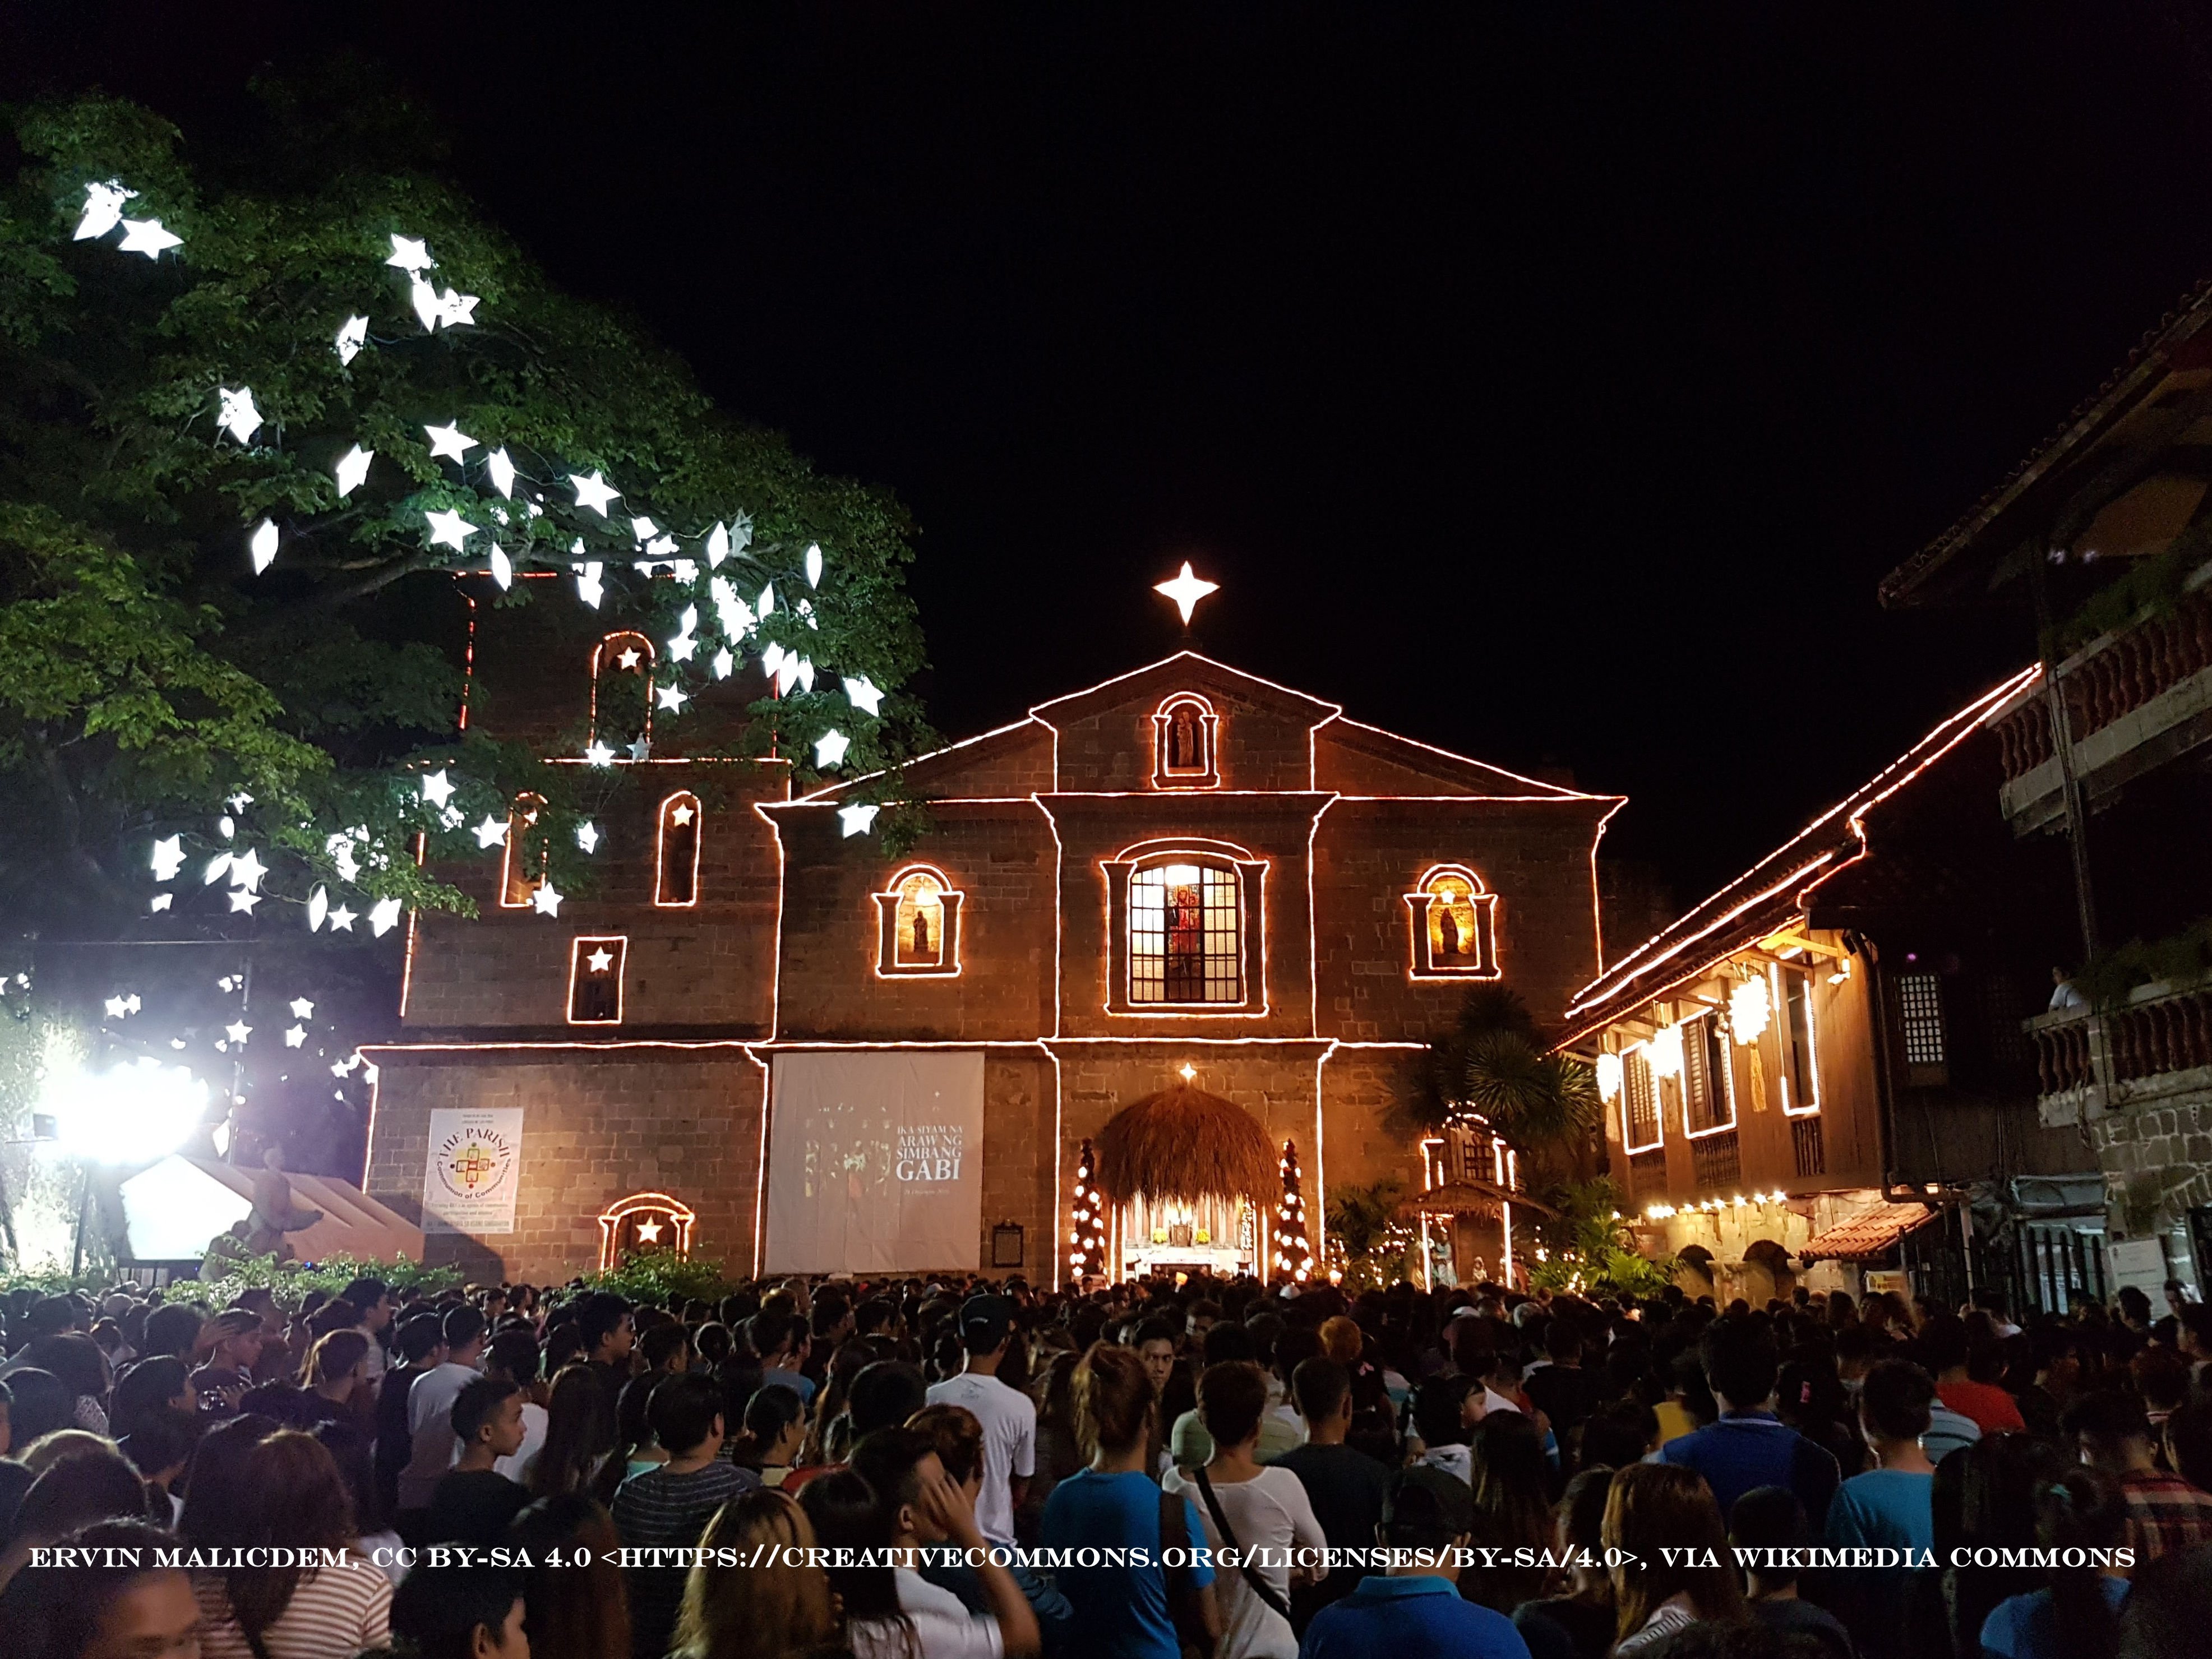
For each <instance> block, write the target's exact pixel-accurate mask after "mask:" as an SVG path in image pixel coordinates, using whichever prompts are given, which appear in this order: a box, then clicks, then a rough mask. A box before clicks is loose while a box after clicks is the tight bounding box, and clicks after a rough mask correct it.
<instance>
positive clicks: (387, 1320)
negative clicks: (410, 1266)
mask: <svg viewBox="0 0 2212 1659" xmlns="http://www.w3.org/2000/svg"><path fill="white" fill-rule="evenodd" d="M339 1299H340V1300H341V1301H343V1302H344V1303H345V1304H347V1305H348V1306H349V1307H350V1308H352V1309H353V1310H354V1312H355V1313H356V1315H358V1316H360V1319H361V1323H360V1324H358V1325H356V1326H355V1327H354V1328H355V1329H356V1330H357V1331H359V1332H360V1333H361V1334H362V1335H363V1336H365V1337H367V1338H368V1373H367V1375H368V1386H369V1389H370V1390H371V1391H372V1392H374V1390H375V1389H378V1388H379V1387H380V1386H381V1385H382V1384H383V1382H384V1372H385V1352H384V1334H385V1332H386V1330H387V1329H388V1328H390V1326H391V1324H392V1312H393V1309H392V1288H391V1286H389V1285H386V1283H385V1282H384V1281H383V1280H382V1279H355V1280H354V1281H353V1283H352V1284H350V1285H347V1286H346V1287H345V1289H344V1290H343V1291H341V1292H340V1293H339Z"/></svg>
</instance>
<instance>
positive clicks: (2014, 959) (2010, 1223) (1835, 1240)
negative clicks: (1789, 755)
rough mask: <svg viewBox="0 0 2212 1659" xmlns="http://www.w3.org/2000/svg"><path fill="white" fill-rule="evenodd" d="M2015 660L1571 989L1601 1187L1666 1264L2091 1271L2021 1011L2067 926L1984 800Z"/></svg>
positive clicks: (2066, 1163)
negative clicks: (2041, 1109)
mask: <svg viewBox="0 0 2212 1659" xmlns="http://www.w3.org/2000/svg"><path fill="white" fill-rule="evenodd" d="M2037 684H2039V674H2038V672H2037V671H2033V670H2030V671H2026V672H2023V673H2021V674H2019V675H2016V676H2015V677H2014V678H2012V679H2010V680H2008V681H2007V682H2006V683H2005V684H2001V685H1999V686H1996V687H1995V688H1994V689H1992V690H1990V691H1989V692H1988V693H1987V694H1986V695H1984V696H1981V697H1979V698H1978V699H1976V700H1975V701H1974V702H1972V703H1970V704H1968V705H1967V706H1966V707H1965V708H1961V709H1960V710H1958V711H1957V712H1956V713H1954V714H1952V715H1951V716H1950V717H1949V718H1948V719H1947V720H1944V721H1943V722H1942V724H1940V725H1939V726H1936V728H1935V729H1934V730H1933V731H1931V732H1929V733H1928V734H1927V735H1926V736H1925V737H1924V738H1922V739H1921V740H1920V741H1919V742H1918V743H1917V744H1914V745H1913V746H1912V747H1911V749H1910V750H1907V751H1906V752H1905V754H1903V755H1901V756H1900V757H1899V758H1898V759H1897V760H1896V761H1894V762H1893V763H1891V764H1890V765H1889V766H1887V767H1886V768H1884V769H1882V771H1881V772H1880V773H1879V774H1877V775H1875V776H1874V777H1873V778H1871V779H1869V780H1868V781H1866V782H1865V783H1864V784H1863V785H1862V786H1861V787H1859V788H1857V790H1855V791H1853V792H1852V793H1850V795H1849V796H1848V797H1846V798H1845V799H1843V800H1841V801H1839V802H1838V803H1837V804H1836V805H1834V806H1832V807H1831V808H1830V809H1829V810H1828V811H1826V812H1824V813H1822V814H1821V815H1820V817H1817V818H1816V819H1814V821H1813V822H1812V823H1809V824H1808V825H1807V826H1806V828H1805V829H1803V830H1802V831H1801V832H1800V833H1799V834H1798V835H1796V836H1794V837H1792V838H1791V839H1790V841H1789V842H1785V843H1784V845H1782V846H1781V847H1778V848H1775V849H1774V850H1773V851H1772V852H1771V853H1769V854H1767V855H1766V856H1765V857H1764V858H1762V859H1760V860H1759V861H1758V862H1757V863H1756V864H1754V865H1753V866H1751V868H1749V869H1748V870H1747V871H1745V872H1743V873H1742V874H1741V876H1739V877H1737V878H1735V880H1733V881H1731V882H1729V884H1726V885H1725V886H1723V887H1722V888H1721V889H1720V890H1718V891H1717V892H1715V893H1713V894H1711V895H1710V896H1707V897H1706V898H1705V899H1704V900H1703V901H1701V902H1699V903H1698V904H1696V905H1693V906H1692V908H1690V909H1688V910H1687V911H1686V912H1684V913H1683V914H1682V915H1680V916H1678V917H1677V918H1676V919H1675V920H1674V921H1672V922H1671V923H1669V924H1668V926H1667V927H1665V928H1664V929H1662V931H1661V932H1660V933H1658V934H1657V935H1656V936H1655V937H1654V938H1652V939H1650V940H1648V941H1646V942H1644V943H1643V944H1641V945H1637V946H1635V947H1633V948H1632V949H1627V950H1625V951H1621V952H1620V954H1619V955H1618V956H1617V957H1614V958H1613V960H1612V961H1611V962H1610V963H1608V965H1607V969H1606V970H1605V971H1604V973H1602V974H1601V975H1598V976H1597V977H1596V978H1595V980H1593V981H1591V982H1590V983H1589V984H1588V985H1586V986H1584V987H1583V988H1582V989H1581V990H1580V991H1578V992H1577V994H1575V996H1574V997H1573V999H1572V1000H1571V1001H1570V1003H1569V1004H1568V1006H1567V1008H1566V1011H1565V1016H1564V1020H1563V1024H1562V1027H1561V1040H1562V1046H1563V1047H1565V1048H1567V1049H1568V1050H1569V1051H1571V1052H1574V1053H1577V1054H1582V1055H1583V1056H1584V1057H1585V1058H1587V1059H1588V1060H1590V1062H1591V1063H1592V1064H1593V1065H1594V1066H1595V1067H1596V1068H1597V1073H1598V1080H1599V1088H1600V1092H1601V1096H1602V1097H1603V1098H1604V1100H1605V1102H1606V1141H1607V1152H1608V1154H1609V1162H1610V1165H1611V1168H1612V1170H1613V1176H1614V1179H1615V1181H1616V1182H1617V1183H1618V1184H1619V1185H1620V1187H1621V1188H1623V1189H1624V1191H1625V1193H1626V1195H1627V1198H1628V1200H1629V1202H1630V1203H1631V1204H1632V1206H1634V1214H1633V1215H1632V1218H1631V1220H1632V1225H1633V1226H1634V1228H1635V1230H1636V1231H1637V1232H1638V1235H1639V1237H1640V1238H1641V1240H1642V1242H1643V1243H1644V1247H1645V1248H1646V1249H1647V1250H1648V1251H1649V1252H1650V1253H1651V1254H1653V1255H1662V1254H1663V1255H1674V1256H1676V1257H1678V1258H1679V1260H1680V1262H1681V1264H1682V1269H1683V1271H1682V1273H1681V1282H1682V1283H1683V1284H1684V1285H1685V1286H1686V1288H1687V1289H1690V1290H1691V1291H1693V1292H1697V1293H1701V1294H1704V1293H1710V1294H1714V1295H1717V1297H1720V1299H1722V1300H1723V1301H1726V1300H1727V1299H1728V1298H1729V1297H1735V1296H1743V1297H1747V1298H1748V1299H1750V1300H1751V1301H1752V1302H1753V1305H1758V1304H1759V1303H1760V1302H1762V1301H1763V1300H1764V1299H1765V1297H1769V1296H1772V1295H1776V1294H1778V1293H1781V1294H1786V1293H1787V1292H1788V1291H1789V1290H1790V1288H1792V1287H1793V1286H1794V1285H1795V1284H1796V1283H1797V1282H1798V1281H1799V1280H1800V1279H1802V1280H1803V1281H1804V1282H1806V1283H1807V1284H1808V1285H1810V1286H1812V1287H1814V1288H1839V1289H1847V1290H1850V1291H1855V1292H1856V1291H1862V1290H1864V1289H1867V1288H1869V1287H1877V1286H1878V1287H1882V1288H1903V1287H1905V1286H1907V1285H1910V1287H1911V1289H1913V1290H1915V1291H1926V1292H1930V1293H1934V1294H1936V1295H1939V1296H1942V1297H1944V1298H1945V1299H1947V1300H1951V1301H1956V1300H1957V1299H1959V1298H1960V1297H1961V1296H1963V1295H1965V1294H1966V1292H1967V1291H1969V1290H1971V1289H1974V1288H1992V1289H1999V1290H2002V1291H2006V1292H2008V1294H2009V1295H2010V1297H2012V1305H2014V1306H2015V1307H2021V1306H2031V1307H2032V1306H2047V1307H2057V1308H2063V1307H2065V1306H2066V1305H2067V1304H2068V1302H2069V1300H2070V1298H2071V1297H2074V1296H2075V1295H2080V1294H2094V1293H2096V1292H2097V1291H2099V1290H2100V1289H2101V1288H2102V1280H2101V1279H2100V1278H2099V1277H2098V1273H2099V1258H2100V1255H2101V1252H2100V1249H2099V1248H2098V1247H2099V1245H2100V1243H2101V1240H2100V1237H2098V1236H2097V1231H2096V1230H2097V1229H2098V1228H2100V1227H2101V1225H2102V1222H2103V1213H2102V1207H2101V1206H2100V1205H2098V1204H2095V1203H2093V1202H2090V1203H2087V1204H2085V1203H2083V1202H2082V1201H2081V1195H2080V1188H2081V1182H2079V1181H2078V1180H2076V1181H2075V1182H2071V1183H2069V1181H2068V1180H2067V1179H2066V1177H2067V1176H2069V1174H2070V1173H2072V1172H2075V1171H2078V1170H2081V1169H2082V1168H2083V1167H2084V1165H2085V1164H2088V1163H2089V1162H2090V1160H2089V1158H2088V1157H2087V1152H2086V1150H2085V1149H2084V1148H2083V1147H2082V1146H2081V1144H2080V1142H2079V1140H2078V1139H2076V1138H2075V1136H2074V1135H2073V1134H2072V1133H2070V1132H2069V1131H2066V1130H2064V1129H2061V1128H2054V1127H2047V1126H2045V1125H2044V1124H2042V1123H2040V1122H2039V1119H2038V1115H2037V1103H2036V1097H2037V1090H2038V1083H2037V1073H2036V1068H2035V1053H2034V1049H2033V1046H2032V1045H2031V1042H2030V1041H2029V1038H2028V1036H2027V1032H2026V1031H2025V1030H2023V1021H2024V1020H2025V1019H2027V1017H2028V1016H2029V1015H2030V1014H2032V1013H2033V1012H2034V1011H2036V1010H2037V1009H2039V1008H2040V1007H2041V1006H2043V1002H2044V1000H2045V998H2047V997H2048V996H2049V995H2050V994H2051V979H2050V969H2051V963H2053V962H2054V961H2055V960H2057V959H2059V958H2058V957H2057V956H2055V955H2054V952H2063V947H2064V944H2065V939H2066V932H2067V927H2068V923H2067V920H2066V918H2067V908H2066V899H2067V894H2068V876H2067V870H2066V865H2065V860H2064V857H2063V852H2061V851H2060V850H2059V849H2057V848H2052V847H2051V846H2050V845H2048V844H2047V843H2039V842H2022V841H2021V840H2019V839H2017V838H2016V837H2015V836H2013V835H2012V834H2011V833H2010V832H2009V830H2008V829H2007V828H2006V827H2005V825H2004V824H2003V823H2002V821H2001V820H2000V819H1999V818H1998V817H1996V814H1994V813H1992V812H1991V811H1989V807H1988V804H1989V800H1990V794H1991V792H1992V791H1994V790H1995V789H1996V787H1997V784H1998V781H1999V780H2000V778H2001V776H2002V766H2003V757H2004V754H2005V747H2004V739H2003V735H2002V733H2003V730H2004V728H2003V721H2004V720H2005V719H2006V718H2007V716H2008V713H2009V711H2010V710H2011V709H2012V708H2015V705H2016V704H2017V702H2018V701H2019V699H2020V698H2021V697H2022V696H2032V695H2033V691H2034V688H2035V687H2036V685H2037Z"/></svg>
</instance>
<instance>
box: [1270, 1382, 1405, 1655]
mask: <svg viewBox="0 0 2212 1659" xmlns="http://www.w3.org/2000/svg"><path fill="white" fill-rule="evenodd" d="M1291 1399H1292V1401H1294V1402H1296V1404H1297V1408H1298V1415H1299V1416H1300V1417H1301V1418H1302V1419H1304V1421H1305V1425H1306V1443H1305V1444H1304V1445H1303V1446H1300V1447H1298V1448H1297V1449H1295V1450H1292V1451H1287V1452H1285V1453H1284V1454H1283V1455H1281V1456H1280V1457H1279V1458H1277V1459H1276V1460H1275V1462H1276V1466H1277V1467H1278V1468H1285V1469H1288V1470H1289V1471H1290V1472H1291V1474H1295V1475H1296V1476H1297V1478H1298V1484H1299V1485H1300V1486H1304V1488H1305V1489H1306V1500H1307V1502H1309V1503H1310V1504H1312V1505H1313V1512H1314V1519H1315V1520H1316V1521H1318V1522H1321V1529H1322V1534H1323V1535H1324V1536H1325V1537H1327V1538H1328V1541H1329V1544H1330V1547H1332V1548H1336V1549H1355V1550H1364V1549H1365V1548H1366V1547H1368V1545H1369V1544H1370V1543H1371V1542H1372V1541H1373V1540H1374V1537H1375V1528H1376V1524H1377V1523H1378V1522H1381V1520H1382V1519H1383V1498H1384V1495H1385V1494H1386V1493H1387V1492H1388V1491H1389V1486H1390V1471H1389V1469H1387V1468H1384V1467H1383V1465H1382V1464H1380V1463H1378V1462H1376V1461H1375V1460H1374V1459H1373V1458H1371V1457H1370V1456H1369V1455H1367V1454H1366V1453H1365V1452H1362V1451H1354V1450H1353V1449H1352V1448H1351V1447H1349V1446H1347V1445H1346V1444H1345V1443H1344V1437H1345V1436H1346V1434H1348V1433H1349V1432H1350V1431H1351V1429H1352V1374H1351V1373H1350V1372H1349V1371H1347V1370H1345V1369H1344V1367H1343V1366H1341V1365H1340V1364H1337V1363H1336V1362H1335V1361H1334V1359H1329V1358H1323V1357H1322V1356H1321V1355H1319V1354H1316V1355H1315V1356H1314V1357H1313V1358H1310V1359H1302V1360H1300V1361H1299V1362H1298V1364H1297V1369H1296V1370H1293V1371H1291ZM1361 1576H1362V1575H1361V1571H1360V1569H1359V1568H1358V1567H1356V1566H1340V1567H1336V1568H1334V1569H1332V1570H1331V1571H1329V1573H1328V1576H1327V1577H1324V1578H1323V1579H1322V1581H1321V1582H1320V1583H1317V1584H1308V1585H1299V1586H1293V1587H1292V1589H1291V1623H1292V1624H1294V1625H1296V1626H1297V1627H1298V1628H1300V1629H1304V1627H1305V1626H1306V1625H1307V1624H1308V1623H1309V1622H1310V1620H1312V1618H1313V1616H1314V1614H1315V1613H1318V1612H1320V1611H1321V1609H1322V1608H1323V1607H1327V1606H1328V1605H1329V1603H1331V1602H1332V1601H1341V1600H1342V1599H1343V1598H1344V1597H1346V1596H1347V1595H1351V1594H1352V1591H1353V1590H1355V1589H1358V1587H1359V1580H1360V1577H1361Z"/></svg>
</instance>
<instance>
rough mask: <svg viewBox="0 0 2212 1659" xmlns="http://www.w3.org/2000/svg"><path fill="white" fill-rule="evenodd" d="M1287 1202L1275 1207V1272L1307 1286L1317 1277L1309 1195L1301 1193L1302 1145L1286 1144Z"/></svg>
mask: <svg viewBox="0 0 2212 1659" xmlns="http://www.w3.org/2000/svg"><path fill="white" fill-rule="evenodd" d="M1282 1174H1283V1198H1282V1202H1281V1203H1279V1205H1277V1206H1275V1271H1276V1272H1277V1273H1279V1274H1281V1275H1282V1276H1283V1277H1285V1278H1286V1279H1290V1280H1291V1281H1292V1282H1293V1283H1296V1284H1299V1285H1303V1284H1304V1283H1305V1282H1306V1281H1307V1280H1308V1279H1311V1278H1312V1277H1313V1265H1314V1256H1313V1240H1312V1238H1311V1237H1310V1236H1309V1235H1308V1234H1307V1231H1306V1200H1305V1194H1304V1193H1303V1192H1301V1191H1300V1190H1299V1187H1300V1177H1299V1175H1298V1143H1297V1141H1295V1140H1286V1141H1285V1142H1284V1143H1283V1166H1282Z"/></svg>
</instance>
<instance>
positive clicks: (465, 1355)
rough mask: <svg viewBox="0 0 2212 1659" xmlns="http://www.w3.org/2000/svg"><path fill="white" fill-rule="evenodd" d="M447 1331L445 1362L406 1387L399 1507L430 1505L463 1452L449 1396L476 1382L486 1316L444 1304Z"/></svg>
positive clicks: (466, 1307) (442, 1326)
mask: <svg viewBox="0 0 2212 1659" xmlns="http://www.w3.org/2000/svg"><path fill="white" fill-rule="evenodd" d="M440 1329H441V1332H442V1333H443V1334H444V1336H445V1341H446V1358H445V1363H444V1364H440V1365H436V1366H434V1367H432V1368H431V1369H430V1370H427V1371H425V1372H423V1373H422V1376H418V1377H416V1379H415V1380H414V1381H413V1382H412V1383H409V1384H408V1387H407V1436H408V1441H409V1443H410V1446H411V1448H412V1449H411V1450H410V1453H409V1455H408V1459H407V1467H406V1468H404V1469H402V1470H400V1471H399V1507H400V1508H401V1509H402V1510H420V1509H427V1508H428V1507H429V1503H430V1499H431V1498H432V1497H433V1496H434V1495H435V1493H436V1492H437V1490H438V1482H439V1481H441V1480H444V1479H445V1478H446V1471H447V1469H450V1468H453V1463H454V1462H455V1460H457V1459H458V1458H459V1456H460V1454H461V1448H460V1443H459V1441H458V1440H456V1439H455V1438H454V1437H453V1402H454V1401H456V1400H458V1399H459V1398H460V1394H461V1390H462V1389H465V1388H466V1387H467V1386H468V1385H469V1384H470V1383H473V1382H475V1381H476V1380H477V1367H478V1362H479V1361H480V1360H481V1359H482V1358H483V1348H484V1318H483V1315H482V1314H480V1313H478V1312H477V1310H475V1309H474V1308H471V1306H469V1304H467V1303H465V1302H460V1303H456V1304H454V1305H453V1306H452V1307H450V1308H448V1309H447V1310H446V1313H445V1317H444V1318H443V1320H442V1321H441V1322H440Z"/></svg>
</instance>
